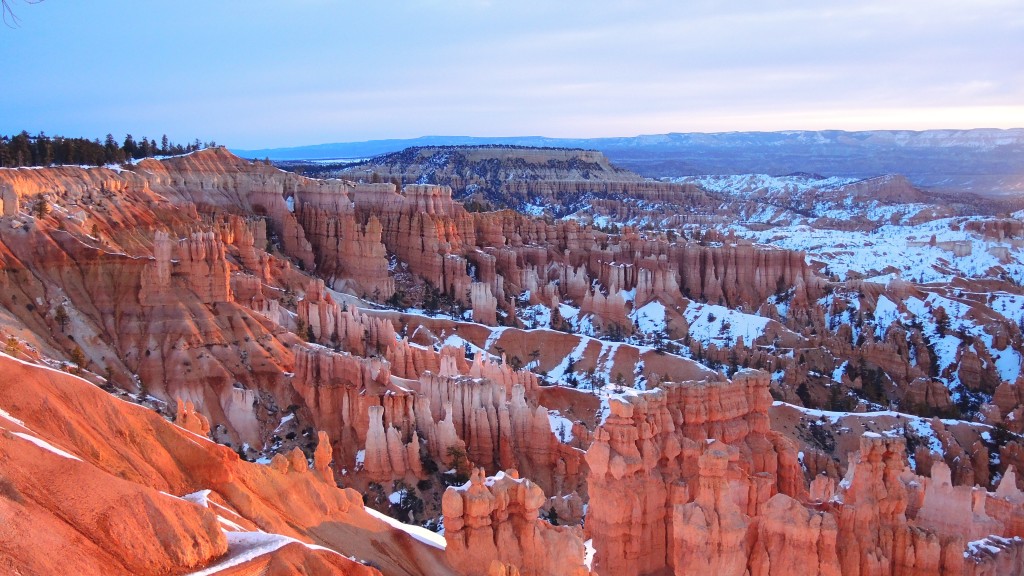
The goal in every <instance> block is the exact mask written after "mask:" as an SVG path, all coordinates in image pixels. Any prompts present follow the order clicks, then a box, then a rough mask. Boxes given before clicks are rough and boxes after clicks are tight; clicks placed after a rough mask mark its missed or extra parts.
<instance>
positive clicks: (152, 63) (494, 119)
mask: <svg viewBox="0 0 1024 576" xmlns="http://www.w3.org/2000/svg"><path fill="white" fill-rule="evenodd" d="M9 1H10V2H12V3H13V4H12V5H13V8H14V10H15V12H16V13H17V16H18V17H19V19H20V23H19V25H18V26H17V27H13V28H12V27H5V26H0V61H2V62H3V64H2V66H0V79H2V81H3V82H2V86H3V89H0V133H6V134H12V133H16V132H20V131H21V130H28V131H29V132H30V133H33V134H34V133H37V132H39V131H44V132H46V133H47V134H51V135H57V134H60V135H66V136H86V137H103V136H104V135H105V134H107V133H108V132H110V133H113V134H114V135H115V136H117V137H118V138H119V139H120V138H123V135H124V134H125V133H131V134H133V135H134V136H135V137H136V138H141V137H142V136H149V137H156V138H159V136H160V135H162V134H168V135H169V136H170V138H171V140H174V141H178V142H184V141H191V140H193V139H195V138H199V139H201V140H203V141H210V140H214V141H216V142H217V143H219V144H226V145H228V146H230V147H234V148H269V147H283V146H298V145H306V144H319V143H327V142H351V141H362V140H375V139H388V138H411V137H417V136H425V135H461V136H526V135H537V136H549V137H576V138H592V137H603V136H634V135H638V134H661V133H667V132H729V131H747V130H752V131H770V130H819V129H843V130H869V129H912V130H921V129H929V128H978V127H989V128H1010V127H1024V2H1022V1H1021V0H970V1H966V0H956V1H948V0H868V1H852V0H851V1H848V0H829V1H827V2H822V1H821V0H778V1H772V2H765V1H763V0H731V1H717V0H715V1H712V0H707V1H705V0H693V1H691V0H665V1H661V0H652V1H643V0H637V1H624V0H562V1H551V0H537V1H534V0H516V1H511V0H509V1H502V0H372V1H366V0H364V1H358V2H357V1H352V2H349V1H334V0H274V1H270V0H173V1H169V2H155V1H152V0H88V1H86V0H43V1H42V2H39V3H35V4H29V3H27V2H26V0H9Z"/></svg>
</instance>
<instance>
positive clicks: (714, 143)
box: [234, 128, 1024, 195]
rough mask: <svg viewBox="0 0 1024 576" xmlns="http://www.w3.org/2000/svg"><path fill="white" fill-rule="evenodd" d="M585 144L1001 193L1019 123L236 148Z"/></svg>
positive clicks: (695, 164) (631, 165)
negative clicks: (886, 176)
mask: <svg viewBox="0 0 1024 576" xmlns="http://www.w3.org/2000/svg"><path fill="white" fill-rule="evenodd" d="M451 145H477V146H479V145H514V146H531V147H560V148H584V149H592V150H599V151H601V152H604V153H605V154H606V155H607V156H608V158H609V159H610V160H611V161H612V162H613V163H615V164H616V165H618V166H620V167H623V168H628V169H630V170H633V171H635V172H637V173H639V174H642V175H644V176H649V177H665V176H692V175H701V174H752V173H758V174H774V175H781V174H791V173H794V172H813V173H817V174H822V175H826V176H842V177H850V178H869V177H873V176H879V175H882V174H894V173H899V174H905V175H906V176H907V177H908V178H909V179H910V181H911V182H913V183H914V184H915V185H917V186H922V187H928V188H935V189H938V190H951V191H967V192H973V193H978V194H984V195H1006V194H1012V193H1019V192H1022V191H1024V163H1022V162H1021V158H1024V128H1014V129H1005V130H1004V129H988V128H984V129H972V130H925V131H911V130H872V131H863V132H846V131H842V130H824V131H785V132H725V133H672V134H656V135H644V136H634V137H621V138H591V139H583V138H546V137H542V136H522V137H471V136H423V137H420V138H412V139H404V140H373V141H367V142H350V143H336V144H320V145H315V146H300V147H295V148H274V149H263V150H234V152H235V153H236V154H238V155H239V156H242V157H246V158H270V159H271V160H278V161H282V160H318V159H330V158H369V157H373V156H378V155H381V154H386V153H390V152H397V151H399V150H402V149H404V148H408V147H412V146H421V147H424V146H451Z"/></svg>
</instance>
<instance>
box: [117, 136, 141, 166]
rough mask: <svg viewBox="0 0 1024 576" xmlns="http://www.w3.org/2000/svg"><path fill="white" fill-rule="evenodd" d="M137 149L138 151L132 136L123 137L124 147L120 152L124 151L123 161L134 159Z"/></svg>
mask: <svg viewBox="0 0 1024 576" xmlns="http://www.w3.org/2000/svg"><path fill="white" fill-rule="evenodd" d="M138 149H139V147H138V145H137V144H136V143H135V139H134V138H132V135H131V134H127V135H125V137H124V146H122V147H121V150H123V151H124V159H125V160H128V159H129V158H135V157H136V156H135V154H137V153H138Z"/></svg>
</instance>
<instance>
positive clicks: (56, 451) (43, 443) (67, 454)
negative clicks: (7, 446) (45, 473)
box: [11, 432, 82, 462]
mask: <svg viewBox="0 0 1024 576" xmlns="http://www.w3.org/2000/svg"><path fill="white" fill-rule="evenodd" d="M11 434H14V435H15V436H17V437H18V438H21V439H22V440H28V441H29V442H31V443H33V444H35V445H36V446H38V447H40V448H42V449H43V450H46V451H49V452H53V453H54V454H56V455H58V456H62V457H64V458H69V459H71V460H78V461H79V462H81V461H82V459H81V458H79V457H78V456H75V455H74V454H71V453H70V452H65V451H64V450H61V449H60V448H57V447H56V446H54V445H53V444H50V443H49V442H47V441H46V440H43V439H42V438H37V437H35V436H33V435H31V434H26V433H24V432H11Z"/></svg>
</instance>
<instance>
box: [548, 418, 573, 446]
mask: <svg viewBox="0 0 1024 576" xmlns="http://www.w3.org/2000/svg"><path fill="white" fill-rule="evenodd" d="M548 424H549V425H550V426H551V432H552V433H554V435H555V438H558V441H559V442H562V443H563V444H568V443H569V442H572V440H573V436H572V421H571V420H569V419H568V418H566V417H565V416H562V414H561V413H560V412H559V411H558V410H548Z"/></svg>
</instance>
